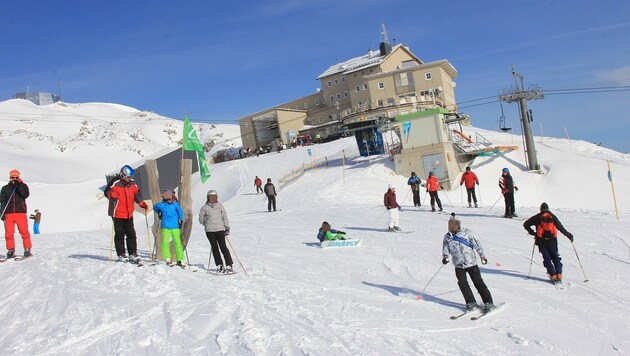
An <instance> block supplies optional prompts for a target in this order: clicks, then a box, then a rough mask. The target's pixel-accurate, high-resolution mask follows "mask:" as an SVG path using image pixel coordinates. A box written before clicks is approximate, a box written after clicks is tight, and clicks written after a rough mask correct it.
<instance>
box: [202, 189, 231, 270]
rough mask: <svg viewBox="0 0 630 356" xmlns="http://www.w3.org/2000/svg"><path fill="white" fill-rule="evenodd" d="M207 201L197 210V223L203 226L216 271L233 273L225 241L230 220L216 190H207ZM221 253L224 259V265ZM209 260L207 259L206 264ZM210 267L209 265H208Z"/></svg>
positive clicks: (228, 232)
mask: <svg viewBox="0 0 630 356" xmlns="http://www.w3.org/2000/svg"><path fill="white" fill-rule="evenodd" d="M206 196H207V201H206V204H205V205H204V206H202V207H201V210H200V211H199V223H201V225H203V226H204V229H205V231H206V237H207V238H208V241H209V242H210V251H211V252H212V256H213V257H214V264H215V265H216V266H217V269H216V272H217V273H225V274H230V273H234V270H233V269H232V255H231V254H230V250H229V249H228V247H227V245H226V244H225V241H226V239H227V236H228V235H229V234H230V221H229V220H228V216H227V212H226V211H225V208H224V207H223V204H221V203H219V195H218V193H217V191H216V190H209V191H208V194H207V195H206ZM221 254H223V258H224V259H225V265H224V264H223V259H221ZM209 263H210V261H208V264H209ZM208 269H210V265H208Z"/></svg>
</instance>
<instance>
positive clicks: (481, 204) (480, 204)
mask: <svg viewBox="0 0 630 356" xmlns="http://www.w3.org/2000/svg"><path fill="white" fill-rule="evenodd" d="M477 190H479V206H483V202H482V201H481V186H480V185H479V184H477Z"/></svg>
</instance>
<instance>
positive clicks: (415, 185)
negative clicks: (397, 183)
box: [403, 172, 422, 207]
mask: <svg viewBox="0 0 630 356" xmlns="http://www.w3.org/2000/svg"><path fill="white" fill-rule="evenodd" d="M407 185H408V186H409V187H410V188H411V193H412V194H413V206H414V207H420V205H421V204H420V186H421V185H422V180H421V179H420V178H418V176H417V175H416V172H411V177H409V179H408V180H407ZM403 203H404V202H403Z"/></svg>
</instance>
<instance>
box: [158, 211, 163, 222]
mask: <svg viewBox="0 0 630 356" xmlns="http://www.w3.org/2000/svg"><path fill="white" fill-rule="evenodd" d="M157 216H158V219H160V220H162V212H161V211H158V212H157Z"/></svg>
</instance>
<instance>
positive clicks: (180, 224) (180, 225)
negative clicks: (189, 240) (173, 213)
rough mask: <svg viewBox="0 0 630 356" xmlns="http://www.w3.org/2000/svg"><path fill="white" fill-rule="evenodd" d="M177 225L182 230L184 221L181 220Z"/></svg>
mask: <svg viewBox="0 0 630 356" xmlns="http://www.w3.org/2000/svg"><path fill="white" fill-rule="evenodd" d="M177 225H179V228H180V229H181V228H182V225H184V221H183V220H179V221H178V222H177Z"/></svg>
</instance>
